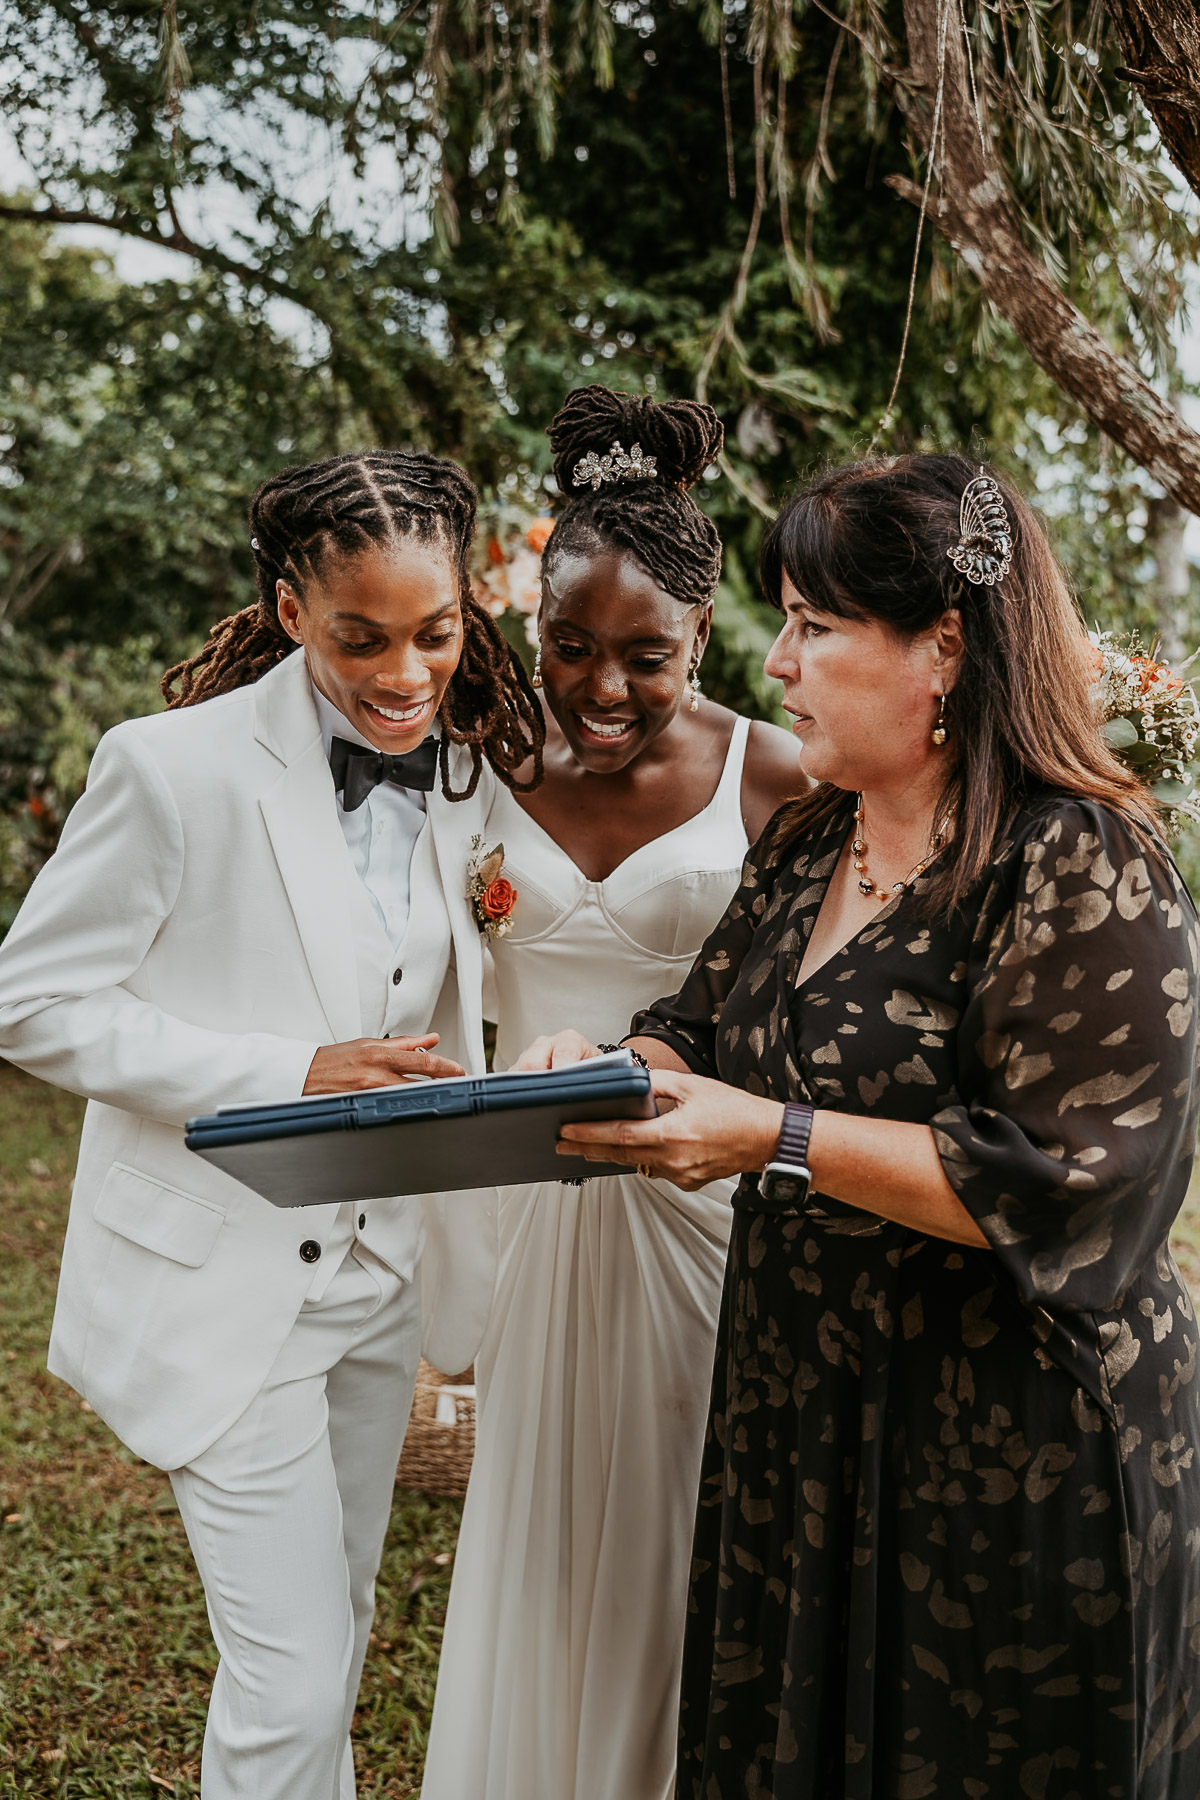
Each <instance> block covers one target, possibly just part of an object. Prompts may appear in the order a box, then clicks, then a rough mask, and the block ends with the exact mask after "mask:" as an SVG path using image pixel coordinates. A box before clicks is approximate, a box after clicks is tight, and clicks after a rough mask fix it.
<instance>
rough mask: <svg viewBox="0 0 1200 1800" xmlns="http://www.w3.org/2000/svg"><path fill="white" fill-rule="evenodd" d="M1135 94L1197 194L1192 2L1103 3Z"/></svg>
mask: <svg viewBox="0 0 1200 1800" xmlns="http://www.w3.org/2000/svg"><path fill="white" fill-rule="evenodd" d="M1106 4H1107V6H1108V11H1109V12H1110V14H1111V15H1112V18H1113V20H1114V22H1115V24H1116V27H1117V30H1118V31H1119V32H1120V34H1121V42H1122V44H1123V45H1124V46H1125V54H1126V56H1127V57H1128V58H1129V62H1130V65H1131V66H1130V67H1129V68H1127V69H1118V70H1117V74H1118V75H1120V76H1123V77H1124V79H1125V80H1126V81H1128V82H1130V83H1131V84H1132V85H1133V86H1134V87H1135V89H1136V91H1137V92H1138V94H1139V95H1140V96H1141V98H1142V101H1143V103H1144V105H1145V107H1146V110H1147V111H1148V112H1149V113H1150V115H1151V116H1152V118H1153V120H1154V123H1155V124H1156V125H1157V126H1158V129H1159V132H1160V133H1161V135H1162V141H1163V143H1164V144H1165V145H1166V147H1167V151H1168V153H1169V154H1170V157H1171V160H1172V162H1173V163H1174V164H1175V166H1176V168H1177V169H1178V170H1179V172H1180V174H1181V175H1182V176H1183V177H1184V179H1185V180H1186V181H1187V182H1188V183H1189V184H1190V186H1191V187H1192V189H1193V190H1194V192H1196V193H1197V194H1200V8H1197V6H1196V5H1195V3H1194V0H1106Z"/></svg>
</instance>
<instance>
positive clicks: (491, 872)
mask: <svg viewBox="0 0 1200 1800" xmlns="http://www.w3.org/2000/svg"><path fill="white" fill-rule="evenodd" d="M503 867H504V845H503V844H497V845H496V848H495V849H494V850H493V851H492V852H491V853H490V855H488V856H485V857H484V859H483V861H482V862H481V863H480V865H479V879H480V881H482V883H483V885H484V887H490V886H491V885H492V883H493V881H495V879H496V877H497V875H499V873H500V871H501V869H502V868H503Z"/></svg>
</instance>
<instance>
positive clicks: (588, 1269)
mask: <svg viewBox="0 0 1200 1800" xmlns="http://www.w3.org/2000/svg"><path fill="white" fill-rule="evenodd" d="M747 732H748V722H747V721H746V720H744V719H740V720H739V721H738V723H737V725H736V727H735V730H734V734H733V737H732V740H731V742H730V747H729V751H728V755H727V758H726V763H725V769H724V772H723V775H722V777H721V781H720V784H719V786H718V788H717V791H716V793H715V794H714V796H713V798H712V800H711V801H710V803H709V805H708V806H707V807H705V809H704V810H703V811H702V812H700V813H698V814H697V815H696V816H695V817H694V818H692V819H689V820H688V821H686V823H684V824H683V825H680V826H678V827H677V828H676V829H675V830H673V831H670V832H667V833H666V834H665V835H664V836H663V837H660V838H658V839H656V840H655V841H654V842H652V843H649V844H646V845H644V846H643V847H642V848H641V849H640V850H637V851H635V852H634V854H633V855H632V856H630V857H629V858H627V860H626V861H625V862H623V863H622V864H621V865H620V866H619V868H617V869H615V870H614V871H613V873H612V874H611V875H609V876H608V877H607V879H606V880H604V881H588V880H586V879H585V878H584V876H583V875H582V874H581V873H580V871H579V870H578V868H577V867H576V866H575V864H574V863H573V862H572V861H571V859H570V858H569V857H568V856H567V854H566V852H565V851H563V850H561V849H560V848H559V847H558V845H557V844H556V843H555V842H554V841H553V840H552V839H551V838H550V837H549V836H548V835H547V834H546V832H544V831H543V830H542V829H541V827H540V826H539V825H537V824H536V823H534V821H533V820H532V819H530V818H529V817H528V815H527V814H525V813H524V812H522V810H521V808H520V807H519V806H518V805H517V804H516V802H515V800H513V798H512V797H511V795H510V794H509V793H508V792H507V790H505V789H503V788H501V789H499V790H498V798H497V801H496V804H495V806H494V807H493V810H492V813H491V816H490V818H489V822H488V831H487V836H488V841H489V842H495V841H498V840H503V843H504V849H505V865H504V866H505V873H506V875H507V876H508V877H509V879H510V880H511V881H512V882H513V883H514V885H515V886H516V888H517V890H518V895H519V898H518V900H517V905H516V909H515V912H514V918H513V929H512V933H511V935H510V936H508V937H505V938H502V939H501V940H500V941H499V942H498V943H497V944H496V945H495V946H494V950H495V962H496V981H497V993H498V1003H499V1038H498V1043H497V1065H498V1066H500V1067H504V1066H507V1065H508V1063H510V1062H511V1061H513V1060H515V1058H516V1057H517V1056H518V1055H519V1054H520V1052H521V1051H522V1050H523V1049H524V1048H525V1046H526V1045H527V1044H529V1043H530V1042H531V1040H532V1039H533V1038H535V1037H537V1036H538V1035H540V1034H542V1033H546V1032H554V1031H558V1030H561V1029H563V1028H565V1027H567V1026H574V1027H575V1028H577V1029H578V1030H580V1031H582V1032H583V1033H584V1034H585V1036H587V1037H588V1038H590V1039H591V1040H592V1042H593V1043H595V1042H610V1041H615V1040H617V1039H619V1038H621V1037H622V1036H624V1034H625V1033H626V1031H627V1030H628V1029H629V1021H630V1019H631V1018H632V1016H633V1014H634V1013H635V1012H636V1011H637V1010H638V1009H639V1008H640V1007H643V1006H645V1005H647V1004H648V1003H649V1002H650V1001H652V1000H654V999H656V998H658V997H659V996H660V995H662V994H670V993H674V992H675V990H676V989H677V988H678V987H679V985H680V983H681V982H682V980H683V978H684V976H685V974H686V973H687V971H688V969H689V968H690V966H691V964H692V961H693V959H694V957H695V955H696V952H697V951H698V950H699V948H700V945H701V944H702V942H703V941H704V939H705V937H706V936H707V935H708V933H709V931H710V930H711V929H712V927H713V926H714V925H715V924H716V922H717V920H718V919H719V918H720V916H721V914H722V913H723V912H724V910H725V906H726V904H727V902H728V901H729V899H730V897H731V896H732V894H733V892H734V890H735V888H736V886H737V882H738V876H739V871H740V868H741V864H742V859H743V857H744V855H745V852H746V849H747V842H746V833H745V829H744V827H743V824H742V815H741V785H742V765H743V760H744V757H745V748H746V738H747ZM733 1185H734V1184H733V1183H732V1182H722V1183H717V1184H714V1185H713V1186H712V1187H710V1188H706V1189H705V1190H703V1191H702V1192H700V1193H695V1194H685V1193H683V1192H682V1191H681V1190H679V1189H677V1188H674V1187H672V1186H670V1185H669V1184H668V1183H666V1182H661V1181H651V1180H645V1179H643V1178H642V1177H640V1176H638V1175H636V1174H630V1175H628V1176H622V1177H605V1178H601V1179H596V1180H592V1181H589V1182H588V1183H587V1184H586V1185H585V1186H583V1187H571V1186H564V1185H562V1184H560V1183H557V1182H547V1183H543V1184H541V1185H538V1186H533V1187H519V1188H508V1189H505V1190H503V1192H502V1196H501V1203H500V1238H501V1251H500V1274H499V1281H498V1286H497V1292H496V1300H495V1305H494V1308H493V1312H492V1318H491V1323H490V1326H489V1329H488V1334H487V1338H486V1340H485V1344H484V1347H483V1350H482V1351H481V1353H480V1356H479V1359H478V1361H477V1364H476V1380H477V1385H478V1392H479V1417H478V1428H477V1438H476V1452H475V1463H474V1467H473V1470H472V1474H471V1481H470V1487H469V1490H468V1493H467V1499H466V1505H465V1510H464V1514H463V1523H462V1532H461V1535H460V1538H459V1544H458V1552H457V1556H456V1558H455V1570H454V1580H453V1585H452V1589H451V1595H450V1609H449V1616H448V1620H447V1626H446V1635H445V1640H444V1644H443V1649H442V1659H441V1668H440V1673H439V1678H438V1690H437V1702H436V1705H435V1708H434V1716H433V1727H432V1732H431V1736H430V1743H429V1751H428V1756H427V1760H426V1767H425V1779H424V1786H423V1788H422V1790H421V1792H422V1796H423V1800H668V1796H669V1795H670V1794H671V1793H672V1792H673V1787H674V1770H675V1745H676V1720H677V1703H678V1687H679V1668H680V1658H681V1653H682V1643H683V1625H684V1607H685V1604H686V1599H687V1587H688V1572H689V1562H690V1556H691V1540H692V1527H693V1522H694V1517H695V1502H696V1489H697V1484H698V1478H699V1468H700V1455H701V1449H702V1443H703V1437H704V1431H705V1425H706V1421H707V1411H708V1397H709V1387H710V1382H711V1375H712V1357H713V1344H714V1339H715V1334H716V1321H717V1312H718V1307H719V1303H720V1295H721V1283H722V1278H723V1274H724V1268H725V1254H726V1246H727V1241H728V1236H729V1229H730V1216H731V1215H730V1211H729V1205H728V1201H729V1195H730V1193H731V1192H732V1188H733Z"/></svg>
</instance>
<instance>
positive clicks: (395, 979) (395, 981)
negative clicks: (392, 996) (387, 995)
mask: <svg viewBox="0 0 1200 1800" xmlns="http://www.w3.org/2000/svg"><path fill="white" fill-rule="evenodd" d="M403 980H404V970H403V969H393V970H392V986H393V987H399V986H400V983H401V982H402V981H403Z"/></svg>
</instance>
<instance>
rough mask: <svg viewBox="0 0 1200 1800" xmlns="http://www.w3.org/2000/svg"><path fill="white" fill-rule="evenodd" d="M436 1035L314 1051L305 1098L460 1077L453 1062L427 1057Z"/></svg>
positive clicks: (355, 1041) (373, 1040)
mask: <svg viewBox="0 0 1200 1800" xmlns="http://www.w3.org/2000/svg"><path fill="white" fill-rule="evenodd" d="M437 1041H438V1034H437V1032H436V1031H431V1032H429V1033H428V1034H427V1035H426V1036H425V1037H394V1038H352V1039H351V1040H350V1042H349V1043H346V1044H326V1045H325V1046H324V1047H323V1049H320V1050H318V1051H317V1054H316V1055H315V1056H314V1057H313V1059H312V1062H311V1064H310V1065H309V1070H308V1079H307V1081H306V1082H305V1083H304V1092H305V1093H306V1094H348V1093H352V1092H355V1091H356V1090H358V1089H361V1088H374V1087H391V1086H392V1085H393V1083H395V1082H397V1081H406V1080H407V1079H408V1077H409V1076H410V1075H430V1076H441V1075H462V1074H465V1072H466V1071H465V1070H463V1069H460V1068H459V1066H458V1064H457V1063H456V1062H451V1061H450V1059H449V1058H448V1057H445V1056H431V1055H430V1051H431V1050H432V1049H433V1047H434V1045H435V1044H436V1043H437Z"/></svg>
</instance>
